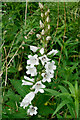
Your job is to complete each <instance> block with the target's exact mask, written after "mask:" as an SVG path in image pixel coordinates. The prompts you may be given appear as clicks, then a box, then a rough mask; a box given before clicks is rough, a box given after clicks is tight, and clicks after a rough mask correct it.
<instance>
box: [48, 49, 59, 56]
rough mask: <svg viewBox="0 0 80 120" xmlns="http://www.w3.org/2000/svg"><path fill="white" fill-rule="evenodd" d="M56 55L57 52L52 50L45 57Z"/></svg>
mask: <svg viewBox="0 0 80 120" xmlns="http://www.w3.org/2000/svg"><path fill="white" fill-rule="evenodd" d="M56 53H58V51H57V50H54V49H52V50H51V51H50V52H49V53H48V54H47V55H51V54H54V55H55V54H56Z"/></svg>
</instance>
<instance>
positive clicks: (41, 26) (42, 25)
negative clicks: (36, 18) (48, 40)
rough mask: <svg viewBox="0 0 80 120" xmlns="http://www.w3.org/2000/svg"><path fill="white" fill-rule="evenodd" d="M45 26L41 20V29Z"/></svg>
mask: <svg viewBox="0 0 80 120" xmlns="http://www.w3.org/2000/svg"><path fill="white" fill-rule="evenodd" d="M43 27H44V24H43V23H42V21H41V20H40V28H43Z"/></svg>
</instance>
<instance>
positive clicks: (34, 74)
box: [26, 66, 37, 76]
mask: <svg viewBox="0 0 80 120" xmlns="http://www.w3.org/2000/svg"><path fill="white" fill-rule="evenodd" d="M26 69H28V70H27V71H26V73H27V74H31V76H36V75H37V70H36V67H32V66H26Z"/></svg>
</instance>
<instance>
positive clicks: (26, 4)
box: [25, 0, 28, 26]
mask: <svg viewBox="0 0 80 120" xmlns="http://www.w3.org/2000/svg"><path fill="white" fill-rule="evenodd" d="M27 3H28V0H26V9H25V26H26V19H27Z"/></svg>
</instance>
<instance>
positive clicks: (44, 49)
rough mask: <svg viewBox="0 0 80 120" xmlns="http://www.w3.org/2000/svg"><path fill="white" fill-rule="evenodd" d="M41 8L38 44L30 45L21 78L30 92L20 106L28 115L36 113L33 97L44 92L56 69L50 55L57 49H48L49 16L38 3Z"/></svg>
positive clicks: (49, 38)
mask: <svg viewBox="0 0 80 120" xmlns="http://www.w3.org/2000/svg"><path fill="white" fill-rule="evenodd" d="M39 7H40V9H41V20H40V32H39V34H36V37H37V40H39V43H40V44H38V46H32V45H30V50H31V51H32V53H31V54H30V55H28V60H27V66H26V69H27V71H26V74H27V75H25V76H24V79H25V80H22V85H28V86H30V92H29V93H28V94H27V95H26V96H25V97H24V99H23V100H22V102H21V103H20V106H21V107H23V108H24V109H25V108H26V107H27V108H28V109H27V114H28V115H31V116H33V115H36V114H37V109H38V108H37V107H36V106H35V105H34V100H33V99H34V97H37V94H38V93H39V92H40V93H44V88H46V82H51V79H52V78H53V77H54V70H56V65H55V61H53V60H52V56H54V55H55V54H56V53H58V51H57V50H54V49H52V50H51V51H48V46H47V45H48V44H49V40H51V36H50V24H49V22H50V18H49V13H50V10H49V9H48V10H47V11H46V12H45V10H44V6H43V4H41V3H39Z"/></svg>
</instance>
